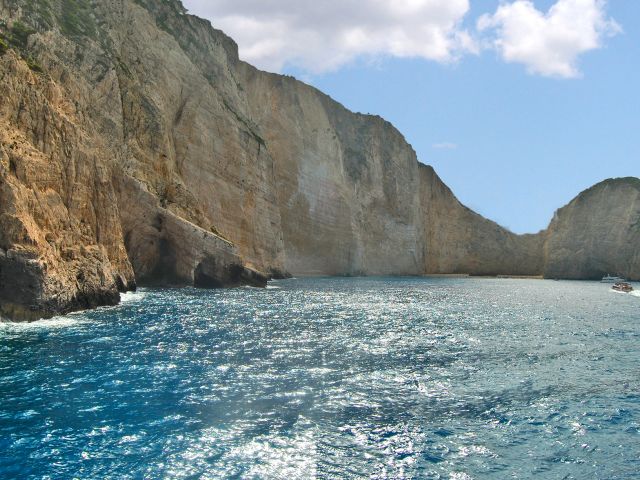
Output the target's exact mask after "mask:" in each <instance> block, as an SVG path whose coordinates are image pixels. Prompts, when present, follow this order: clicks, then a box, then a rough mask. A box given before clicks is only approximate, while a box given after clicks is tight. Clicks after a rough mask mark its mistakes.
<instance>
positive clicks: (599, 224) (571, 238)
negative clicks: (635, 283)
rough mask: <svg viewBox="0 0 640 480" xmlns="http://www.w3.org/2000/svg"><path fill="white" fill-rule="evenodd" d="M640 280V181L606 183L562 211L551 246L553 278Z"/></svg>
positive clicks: (548, 264) (548, 263)
mask: <svg viewBox="0 0 640 480" xmlns="http://www.w3.org/2000/svg"><path fill="white" fill-rule="evenodd" d="M607 273H609V274H616V275H622V276H624V277H625V278H628V279H630V280H640V179H638V178H619V179H614V180H606V181H604V182H601V183H599V184H597V185H595V186H594V187H591V188H590V189H588V190H586V191H584V192H582V193H581V194H580V195H579V196H578V197H576V198H575V199H574V200H573V201H572V202H571V203H569V205H567V206H566V207H564V208H561V209H560V210H558V211H557V212H556V215H555V217H554V218H553V221H552V222H551V226H550V227H549V230H548V238H547V241H546V244H545V268H544V274H545V276H546V277H548V278H570V279H600V278H602V277H603V276H604V275H606V274H607Z"/></svg>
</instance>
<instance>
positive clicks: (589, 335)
mask: <svg viewBox="0 0 640 480" xmlns="http://www.w3.org/2000/svg"><path fill="white" fill-rule="evenodd" d="M609 287H610V286H609V285H602V284H600V283H595V282H564V281H561V282H554V281H539V280H506V279H504V280H503V279H453V278H368V279H353V278H351V279H347V278H344V279H335V278H326V279H300V280H295V279H294V280H286V281H280V282H273V283H271V284H270V287H269V288H268V289H267V290H259V289H252V288H241V289H237V290H222V291H203V290H195V289H142V290H141V291H139V292H137V293H131V294H127V295H125V296H124V302H123V303H122V305H120V306H118V307H115V308H106V309H100V310H97V311H93V312H86V313H79V314H74V315H70V316H66V317H60V318H56V319H53V320H48V321H40V322H36V323H32V324H8V323H5V324H0V478H2V479H12V478H16V479H17V478H20V479H31V478H33V479H72V478H78V479H93V478H95V479H103V478H113V479H129V478H130V479H146V478H150V479H155V478H168V479H213V478H242V479H244V478H248V479H288V480H291V479H297V478H300V479H312V478H319V479H334V478H335V479H342V478H380V479H383V478H393V479H396V478H433V479H457V480H462V479H465V480H466V479H502V478H505V479H507V478H509V479H512V478H516V479H529V478H536V479H537V478H542V479H637V478H640V297H639V296H634V295H630V294H618V293H614V292H612V291H610V289H609Z"/></svg>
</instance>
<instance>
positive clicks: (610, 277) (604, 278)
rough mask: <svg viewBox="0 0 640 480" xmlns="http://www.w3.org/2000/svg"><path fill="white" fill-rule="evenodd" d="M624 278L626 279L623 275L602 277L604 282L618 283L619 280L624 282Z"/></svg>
mask: <svg viewBox="0 0 640 480" xmlns="http://www.w3.org/2000/svg"><path fill="white" fill-rule="evenodd" d="M624 280H625V279H624V278H622V277H612V276H611V275H607V276H606V277H602V283H618V282H624Z"/></svg>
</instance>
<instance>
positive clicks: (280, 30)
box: [185, 0, 477, 73]
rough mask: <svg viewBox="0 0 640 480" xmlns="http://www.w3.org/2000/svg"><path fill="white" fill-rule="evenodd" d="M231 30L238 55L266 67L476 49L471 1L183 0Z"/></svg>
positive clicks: (317, 69) (431, 56)
mask: <svg viewBox="0 0 640 480" xmlns="http://www.w3.org/2000/svg"><path fill="white" fill-rule="evenodd" d="M185 5H186V6H187V7H188V8H189V9H190V10H191V11H193V12H194V13H196V14H197V15H200V16H204V17H206V18H209V19H210V20H211V21H212V22H213V24H214V25H216V27H218V28H221V29H222V30H224V31H225V32H226V33H227V34H229V35H231V36H232V37H233V38H234V39H235V40H236V41H237V42H238V44H239V46H240V55H241V57H242V58H243V59H244V60H246V61H248V62H250V63H252V64H254V65H256V66H258V67H259V68H262V69H266V70H270V71H276V72H279V71H282V70H283V68H284V67H285V66H295V67H298V68H301V69H304V70H306V71H309V72H311V73H321V72H326V71H331V70H335V69H337V68H339V67H341V66H343V65H345V64H347V63H349V62H351V61H353V60H354V59H356V58H359V57H368V58H372V57H373V58H375V57H379V56H387V55H389V56H394V57H401V58H423V59H427V60H435V61H438V62H445V63H447V62H453V61H455V60H456V59H457V58H458V57H459V56H461V55H462V54H463V53H465V52H470V51H471V52H473V51H476V50H477V48H476V44H475V42H474V40H473V39H472V37H471V35H470V34H469V33H468V32H467V31H466V30H464V29H463V28H462V27H461V22H462V20H463V19H464V17H465V15H466V14H467V12H468V11H469V0H325V1H322V2H318V1H316V0H266V1H265V0H244V1H241V2H238V1H237V0H188V1H186V2H185Z"/></svg>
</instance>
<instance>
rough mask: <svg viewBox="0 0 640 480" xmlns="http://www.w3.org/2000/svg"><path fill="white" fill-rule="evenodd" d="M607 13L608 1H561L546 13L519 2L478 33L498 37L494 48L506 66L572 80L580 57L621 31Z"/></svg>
mask: <svg viewBox="0 0 640 480" xmlns="http://www.w3.org/2000/svg"><path fill="white" fill-rule="evenodd" d="M605 7H606V0H558V1H557V2H556V3H555V4H554V5H553V6H552V7H551V8H550V9H549V11H548V12H546V13H544V12H541V11H539V10H537V9H536V7H535V5H534V4H533V2H531V1H530V0H516V1H515V2H512V3H508V4H503V5H500V6H499V7H498V10H497V11H496V12H495V13H494V14H493V15H483V16H482V17H480V19H479V20H478V29H479V30H480V31H484V32H490V33H492V34H493V35H494V37H493V39H492V40H491V43H492V45H493V46H494V47H495V48H496V49H497V50H498V52H499V53H500V55H501V56H502V58H503V59H504V60H505V61H507V62H516V63H521V64H523V65H525V66H526V67H527V70H528V71H529V72H530V73H534V74H540V75H544V76H550V77H561V78H574V77H578V76H579V75H580V71H579V70H578V67H577V62H578V57H579V56H580V55H581V54H583V53H585V52H588V51H590V50H595V49H598V48H600V47H601V46H602V42H603V39H604V38H605V37H607V36H611V35H615V34H617V33H619V32H620V31H621V28H620V26H619V25H618V24H617V23H616V22H615V21H614V20H613V19H611V18H609V17H608V16H607V14H606V11H605Z"/></svg>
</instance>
